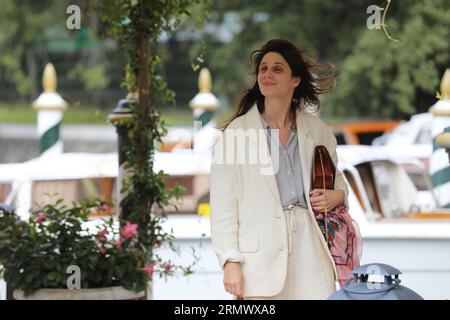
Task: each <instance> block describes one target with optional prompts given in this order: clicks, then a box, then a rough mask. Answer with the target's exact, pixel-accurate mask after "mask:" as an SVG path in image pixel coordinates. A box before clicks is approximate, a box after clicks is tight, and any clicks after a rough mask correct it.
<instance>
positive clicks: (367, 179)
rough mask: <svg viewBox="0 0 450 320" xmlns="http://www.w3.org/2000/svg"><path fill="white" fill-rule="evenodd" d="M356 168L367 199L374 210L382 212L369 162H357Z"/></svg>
mask: <svg viewBox="0 0 450 320" xmlns="http://www.w3.org/2000/svg"><path fill="white" fill-rule="evenodd" d="M356 169H357V170H358V173H359V175H360V176H361V180H362V183H363V186H364V189H365V191H366V194H367V197H368V199H369V202H370V205H371V206H372V208H373V210H374V211H376V212H379V213H381V214H383V211H382V210H381V205H380V200H379V197H378V192H377V187H376V185H375V179H374V176H373V172H372V168H371V166H370V163H362V164H359V165H357V166H356Z"/></svg>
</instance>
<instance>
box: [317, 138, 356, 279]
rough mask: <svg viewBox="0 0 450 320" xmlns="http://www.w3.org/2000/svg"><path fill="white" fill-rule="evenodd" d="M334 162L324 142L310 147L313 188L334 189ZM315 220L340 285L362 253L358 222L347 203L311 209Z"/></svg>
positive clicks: (350, 274) (350, 275)
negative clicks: (352, 215)
mask: <svg viewBox="0 0 450 320" xmlns="http://www.w3.org/2000/svg"><path fill="white" fill-rule="evenodd" d="M335 177H336V166H335V165H334V163H333V160H332V159H331V157H330V154H329V153H328V150H327V148H326V147H325V146H323V145H319V146H316V147H315V149H314V162H313V180H312V181H313V183H312V186H313V189H328V190H333V189H334V183H335ZM314 215H315V218H316V221H317V224H318V225H319V228H320V230H321V232H322V235H323V236H324V238H325V241H326V242H327V245H328V248H329V250H330V253H331V255H332V256H333V260H334V262H335V265H336V270H337V272H338V281H339V283H340V284H341V286H342V285H343V284H344V283H345V281H346V280H347V279H349V278H350V277H352V272H351V271H352V270H353V269H354V268H356V267H358V266H359V263H360V259H361V255H362V237H361V234H360V233H359V228H358V224H357V223H356V221H354V220H353V219H352V218H351V216H350V214H349V213H348V209H347V207H345V206H344V205H338V206H336V207H335V208H332V209H331V210H327V209H325V212H324V213H322V212H315V213H314Z"/></svg>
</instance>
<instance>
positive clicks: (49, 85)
mask: <svg viewBox="0 0 450 320" xmlns="http://www.w3.org/2000/svg"><path fill="white" fill-rule="evenodd" d="M56 82H57V77H56V70H55V67H54V66H53V64H51V63H47V64H46V65H45V68H44V73H43V75H42V85H43V87H44V92H56Z"/></svg>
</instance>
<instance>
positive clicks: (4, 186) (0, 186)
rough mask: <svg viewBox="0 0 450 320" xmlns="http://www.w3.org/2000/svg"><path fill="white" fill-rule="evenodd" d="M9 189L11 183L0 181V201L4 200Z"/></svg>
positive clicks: (10, 188)
mask: <svg viewBox="0 0 450 320" xmlns="http://www.w3.org/2000/svg"><path fill="white" fill-rule="evenodd" d="M11 190H12V187H11V183H0V202H5V200H6V198H7V197H8V195H9V194H10V192H11Z"/></svg>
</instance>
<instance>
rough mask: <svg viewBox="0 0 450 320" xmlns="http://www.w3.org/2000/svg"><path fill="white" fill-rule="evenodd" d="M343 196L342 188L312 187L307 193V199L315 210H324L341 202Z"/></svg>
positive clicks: (342, 201)
mask: <svg viewBox="0 0 450 320" xmlns="http://www.w3.org/2000/svg"><path fill="white" fill-rule="evenodd" d="M344 198H345V192H344V190H327V189H325V190H324V189H314V190H312V191H311V192H310V193H309V200H310V201H311V206H312V208H313V210H314V211H315V212H325V208H326V209H327V211H329V210H331V209H333V208H334V207H336V206H338V205H340V204H343V203H344Z"/></svg>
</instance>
